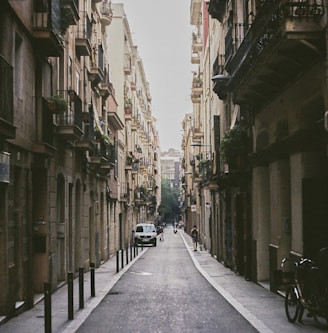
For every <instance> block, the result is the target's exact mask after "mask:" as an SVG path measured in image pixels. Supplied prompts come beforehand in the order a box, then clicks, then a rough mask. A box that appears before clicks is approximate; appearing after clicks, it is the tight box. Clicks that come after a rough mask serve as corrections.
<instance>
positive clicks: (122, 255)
mask: <svg viewBox="0 0 328 333" xmlns="http://www.w3.org/2000/svg"><path fill="white" fill-rule="evenodd" d="M121 265H122V268H123V267H124V249H121Z"/></svg>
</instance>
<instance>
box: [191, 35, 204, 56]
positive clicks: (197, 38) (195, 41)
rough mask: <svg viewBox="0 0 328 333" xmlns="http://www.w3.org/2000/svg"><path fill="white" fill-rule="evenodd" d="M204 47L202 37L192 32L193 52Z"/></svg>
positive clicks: (199, 50)
mask: <svg viewBox="0 0 328 333" xmlns="http://www.w3.org/2000/svg"><path fill="white" fill-rule="evenodd" d="M202 49H203V44H202V39H201V38H200V36H198V35H197V34H196V33H193V34H192V52H201V51H202Z"/></svg>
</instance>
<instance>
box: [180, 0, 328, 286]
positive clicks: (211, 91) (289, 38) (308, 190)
mask: <svg viewBox="0 0 328 333" xmlns="http://www.w3.org/2000/svg"><path fill="white" fill-rule="evenodd" d="M325 5H326V4H325V2H320V3H318V2H315V1H311V0H309V1H302V2H299V1H289V2H285V1H255V0H254V1H247V2H245V1H229V2H228V1H221V0H211V1H198V0H192V1H191V24H192V25H193V26H194V27H195V32H194V38H193V39H192V41H193V42H192V43H193V44H192V49H193V55H192V63H194V64H195V80H194V81H197V88H198V87H200V86H201V87H202V88H203V89H200V90H197V88H196V85H195V84H194V82H193V84H192V96H191V98H192V101H193V104H194V111H193V114H192V119H191V123H192V126H191V127H188V130H187V128H185V134H184V141H183V147H184V151H185V156H186V157H187V156H189V155H193V156H201V158H202V156H203V157H204V156H206V151H207V150H208V147H210V149H211V156H210V157H209V158H206V160H207V162H206V167H202V166H201V165H200V163H199V162H198V161H197V158H193V159H194V161H195V162H193V163H195V166H194V167H193V169H190V167H187V163H188V161H187V158H186V160H185V166H186V167H185V170H186V171H191V173H192V174H193V181H192V183H190V184H189V187H188V188H187V189H186V190H185V192H186V193H188V192H189V191H190V190H193V191H195V192H196V193H195V204H196V208H197V209H196V214H197V216H198V220H196V222H197V223H198V224H199V225H198V226H199V228H200V232H201V238H202V242H203V244H204V246H205V247H206V248H207V249H209V251H210V252H211V253H212V254H213V255H214V256H216V257H217V259H218V260H219V261H221V262H224V263H225V265H226V266H229V267H231V269H232V270H234V271H235V272H236V273H238V274H242V275H244V276H245V277H246V278H247V279H252V280H254V281H258V282H263V283H267V284H268V285H270V288H271V290H273V291H275V290H276V289H277V287H278V286H277V285H276V284H275V280H274V272H275V271H276V270H278V269H279V267H280V261H281V259H282V258H284V257H290V258H294V259H295V258H299V257H302V256H310V257H312V258H314V259H315V257H316V254H317V252H318V250H319V249H320V248H321V247H323V246H324V245H327V244H328V239H327V229H328V224H327V214H328V211H327V208H326V206H325V201H326V200H327V195H328V191H327V189H328V186H327V184H328V181H327V176H326V174H327V128H326V127H327V126H325V123H324V119H326V118H327V114H326V110H327V106H326V105H327V89H326V87H327V79H326V77H327V73H326V63H327V52H326V43H327V40H326V34H325V31H326V28H327V13H326V11H325ZM196 59H197V61H196ZM199 77H201V80H199V79H198V78H199ZM199 81H201V82H199ZM199 115H201V117H200V116H199ZM200 121H201V123H199V122H200ZM199 126H201V130H200V129H199ZM190 136H191V137H193V143H194V144H193V145H192V146H193V147H191V145H190V140H189V139H188V138H189V137H190ZM195 143H197V144H196V145H195ZM195 146H197V150H195ZM188 174H189V172H188ZM186 184H188V182H186ZM187 186H188V185H187ZM206 202H207V203H208V204H209V205H210V207H209V206H207V208H206ZM209 208H210V213H209V214H208V213H206V209H209ZM185 209H186V214H190V203H189V202H188V201H186V207H185Z"/></svg>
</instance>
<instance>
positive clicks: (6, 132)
mask: <svg viewBox="0 0 328 333" xmlns="http://www.w3.org/2000/svg"><path fill="white" fill-rule="evenodd" d="M15 136H16V127H15V126H14V83H13V68H12V67H11V66H10V64H9V63H8V62H7V61H6V59H5V58H4V57H2V56H1V55H0V137H1V138H4V139H14V138H15Z"/></svg>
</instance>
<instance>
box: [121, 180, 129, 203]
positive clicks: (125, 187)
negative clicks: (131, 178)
mask: <svg viewBox="0 0 328 333" xmlns="http://www.w3.org/2000/svg"><path fill="white" fill-rule="evenodd" d="M129 199H130V186H129V183H121V200H122V201H125V202H127V201H128V200H129Z"/></svg>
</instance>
